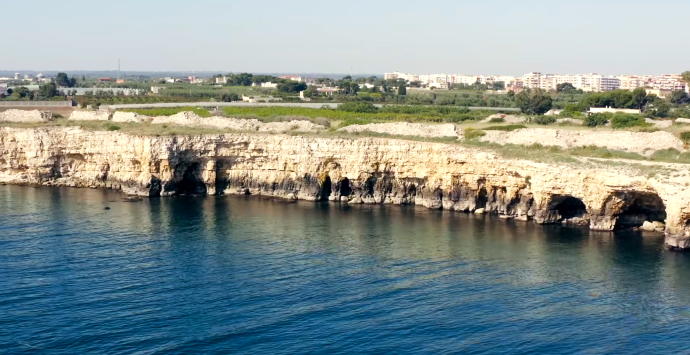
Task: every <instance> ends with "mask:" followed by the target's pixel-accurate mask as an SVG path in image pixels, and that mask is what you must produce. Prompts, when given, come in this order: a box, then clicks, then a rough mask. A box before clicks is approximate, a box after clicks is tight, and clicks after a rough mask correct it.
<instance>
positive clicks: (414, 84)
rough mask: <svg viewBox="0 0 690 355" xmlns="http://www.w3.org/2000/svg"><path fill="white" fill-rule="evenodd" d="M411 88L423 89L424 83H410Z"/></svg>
mask: <svg viewBox="0 0 690 355" xmlns="http://www.w3.org/2000/svg"><path fill="white" fill-rule="evenodd" d="M410 87H411V88H420V87H422V82H420V81H410Z"/></svg>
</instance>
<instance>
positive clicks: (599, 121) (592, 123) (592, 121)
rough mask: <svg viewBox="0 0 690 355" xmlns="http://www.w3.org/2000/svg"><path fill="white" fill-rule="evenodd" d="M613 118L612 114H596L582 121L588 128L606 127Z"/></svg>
mask: <svg viewBox="0 0 690 355" xmlns="http://www.w3.org/2000/svg"><path fill="white" fill-rule="evenodd" d="M611 118H613V114H611V113H595V114H591V115H589V116H585V118H584V119H583V120H582V124H583V125H585V126H587V127H598V126H604V125H606V123H608V122H609V120H610V119H611Z"/></svg>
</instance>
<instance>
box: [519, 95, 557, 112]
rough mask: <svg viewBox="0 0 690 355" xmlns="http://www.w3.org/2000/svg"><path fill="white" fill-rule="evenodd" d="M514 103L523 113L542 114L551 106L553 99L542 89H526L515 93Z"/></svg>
mask: <svg viewBox="0 0 690 355" xmlns="http://www.w3.org/2000/svg"><path fill="white" fill-rule="evenodd" d="M515 103H516V104H517V106H518V107H519V108H520V110H522V112H523V113H526V114H531V115H543V114H545V113H546V112H548V111H549V110H550V109H551V107H552V106H553V99H552V98H551V95H550V94H548V93H547V92H545V91H543V90H540V89H532V90H530V89H526V90H523V91H522V92H521V93H519V94H517V95H515Z"/></svg>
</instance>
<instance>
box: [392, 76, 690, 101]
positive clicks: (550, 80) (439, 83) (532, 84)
mask: <svg viewBox="0 0 690 355" xmlns="http://www.w3.org/2000/svg"><path fill="white" fill-rule="evenodd" d="M384 78H385V79H386V80H391V79H393V80H394V79H404V80H406V81H408V82H413V81H418V82H419V83H420V84H421V85H422V86H424V87H428V88H435V89H448V88H449V87H450V86H451V85H453V84H467V85H472V84H475V83H479V84H487V85H490V84H493V83H495V82H499V81H501V82H503V83H504V84H505V88H506V90H510V91H514V92H516V93H518V92H520V91H522V90H523V89H526V88H530V89H534V88H539V89H543V90H556V87H557V86H558V85H559V84H565V83H569V84H571V85H572V86H573V87H575V88H576V89H580V90H582V91H587V92H600V91H611V90H616V89H624V90H635V89H637V88H647V89H650V90H656V91H658V92H659V93H661V95H659V96H662V95H664V94H666V93H670V92H672V91H674V90H685V91H688V92H690V91H689V90H690V87H688V85H687V84H686V83H685V82H683V79H682V77H681V75H680V74H663V75H618V76H611V75H609V76H605V75H600V74H596V73H591V74H542V73H539V72H532V73H528V74H525V75H523V76H521V77H515V76H496V75H489V76H484V75H459V74H423V75H417V74H409V73H401V72H393V73H385V74H384Z"/></svg>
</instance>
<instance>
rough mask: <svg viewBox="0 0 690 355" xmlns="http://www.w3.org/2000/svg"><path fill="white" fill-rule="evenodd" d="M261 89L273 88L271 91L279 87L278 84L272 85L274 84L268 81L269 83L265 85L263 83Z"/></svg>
mask: <svg viewBox="0 0 690 355" xmlns="http://www.w3.org/2000/svg"><path fill="white" fill-rule="evenodd" d="M261 87H262V88H271V89H275V88H277V87H278V84H276V83H272V82H270V81H268V82H265V83H261Z"/></svg>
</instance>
